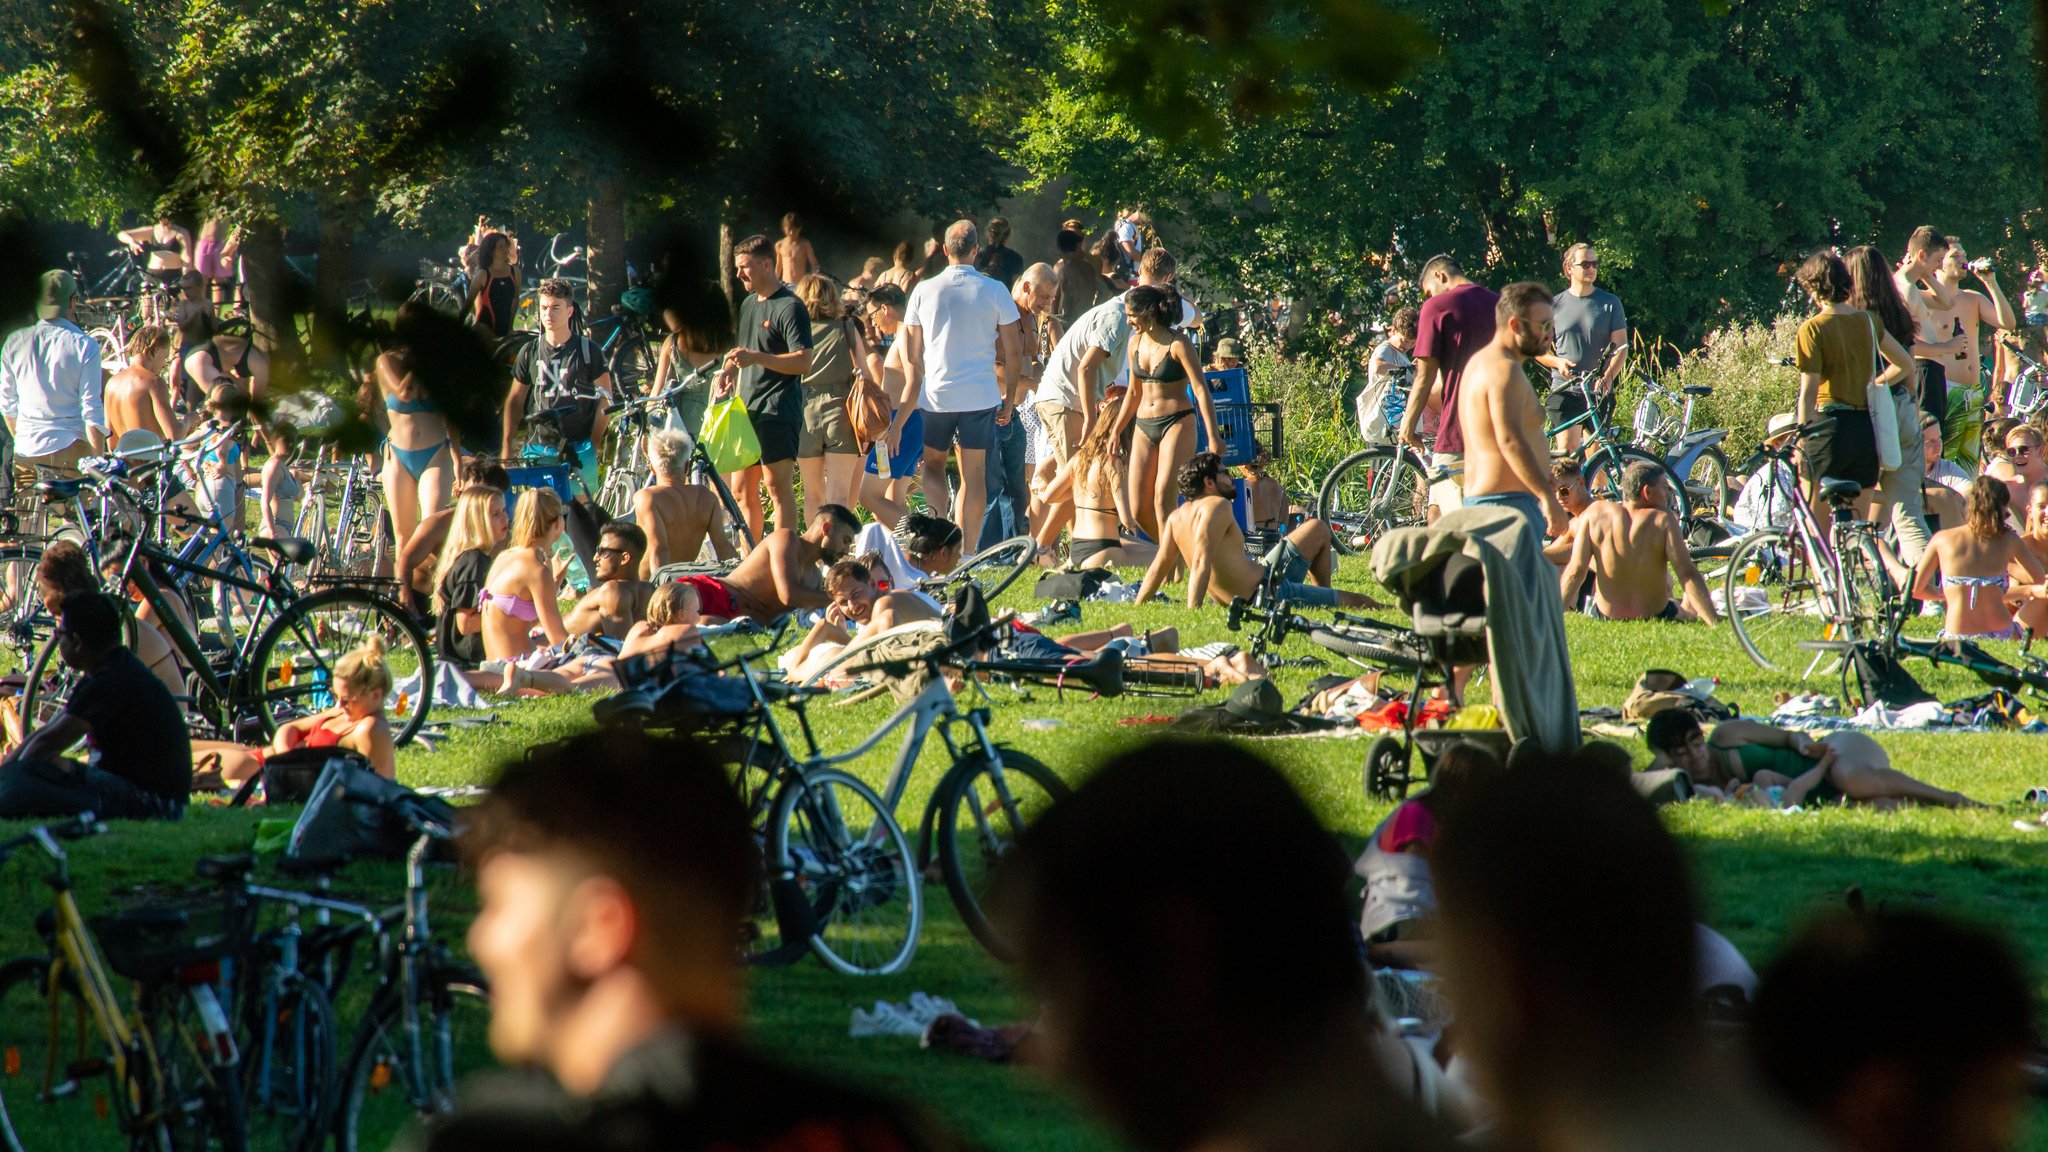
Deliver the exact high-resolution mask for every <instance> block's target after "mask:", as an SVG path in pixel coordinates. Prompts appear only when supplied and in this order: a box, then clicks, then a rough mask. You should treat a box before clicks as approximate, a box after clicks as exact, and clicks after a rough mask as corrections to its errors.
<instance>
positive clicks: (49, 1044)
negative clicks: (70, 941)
mask: <svg viewBox="0 0 2048 1152" xmlns="http://www.w3.org/2000/svg"><path fill="white" fill-rule="evenodd" d="M49 974H50V958H49V957H48V956H18V957H15V958H14V959H12V960H9V961H7V962H6V963H5V964H0V1053H4V1055H5V1065H4V1069H5V1074H4V1076H0V1148H4V1149H5V1152H24V1150H25V1149H27V1148H30V1147H36V1146H38V1145H40V1144H46V1143H48V1140H47V1139H38V1137H40V1136H41V1135H42V1133H44V1132H46V1131H64V1132H69V1133H74V1134H77V1133H102V1134H103V1136H104V1139H103V1140H92V1139H91V1138H90V1137H89V1136H88V1137H87V1138H86V1139H85V1141H84V1142H85V1143H87V1144H101V1145H103V1146H107V1147H119V1146H120V1143H121V1136H120V1129H121V1128H123V1127H125V1126H126V1121H127V1115H128V1112H127V1110H128V1107H129V1100H128V1094H127V1093H125V1092H122V1091H119V1089H118V1085H116V1084H115V1083H114V1080H113V1060H112V1053H111V1051H110V1050H109V1049H108V1048H107V1046H106V1042H105V1038H104V1037H103V1036H102V1035H101V1034H100V1032H99V1029H98V1028H97V1026H95V1025H94V1024H93V1023H92V1016H91V1013H89V1012H87V1011H86V1009H85V1002H84V1000H83V998H82V997H80V995H79V992H78V984H77V982H76V981H74V980H72V979H71V978H69V977H68V976H67V977H65V978H64V979H61V980H59V981H58V983H57V987H56V994H57V996H58V997H59V998H60V1000H61V1001H62V1002H61V1003H60V1004H58V1005H57V1006H56V1007H55V1009H54V1011H53V1009H52V1006H51V1004H50V1001H49V993H50V986H49ZM53 1028H54V1030H55V1034H54V1035H53V1034H52V1030H53ZM95 1055H97V1056H100V1057H103V1058H104V1059H103V1061H102V1063H103V1065H104V1070H105V1076H104V1079H103V1080H102V1079H101V1078H99V1077H94V1078H93V1079H92V1080H90V1081H88V1082H86V1083H80V1082H79V1081H78V1080H76V1079H74V1078H72V1073H73V1072H74V1071H75V1070H76V1069H78V1068H80V1067H85V1066H87V1065H86V1060H85V1059H81V1058H88V1059H89V1058H90V1057H92V1056H95ZM42 1077H47V1078H48V1080H49V1083H50V1084H51V1086H52V1087H53V1088H54V1089H55V1090H54V1091H53V1092H50V1093H45V1092H44V1091H43V1090H42V1081H41V1080H40V1079H39V1078H42ZM60 1077H62V1078H63V1079H62V1080H61V1081H60V1080H59V1079H58V1078H60ZM94 1083H97V1084H98V1087H97V1090H95V1089H94V1087H93V1086H92V1085H93V1084H94ZM99 1101H104V1102H106V1103H107V1104H108V1105H109V1106H110V1110H111V1112H112V1115H110V1116H101V1115H99V1114H98V1111H99V1110H98V1108H97V1107H96V1104H97V1102H99Z"/></svg>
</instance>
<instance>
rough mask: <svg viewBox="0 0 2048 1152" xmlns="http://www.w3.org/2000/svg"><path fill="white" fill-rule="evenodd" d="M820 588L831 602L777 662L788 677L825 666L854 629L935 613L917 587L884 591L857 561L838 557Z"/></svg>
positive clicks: (884, 627) (878, 628) (871, 631)
mask: <svg viewBox="0 0 2048 1152" xmlns="http://www.w3.org/2000/svg"><path fill="white" fill-rule="evenodd" d="M825 591H826V592H827V593H828V594H829V595H830V596H831V597H832V603H831V605H830V606H829V607H827V608H826V609H825V617H824V619H822V620H819V621H818V622H817V623H816V624H813V625H812V626H811V631H810V634H809V635H807V636H805V637H804V638H803V642H802V643H800V644H798V645H797V646H796V647H795V648H792V649H790V651H789V652H788V654H786V655H785V656H783V657H782V658H781V660H779V661H778V663H780V664H781V665H782V667H783V668H784V669H786V670H788V671H789V674H790V678H791V679H793V680H797V681H804V680H808V679H810V678H811V677H813V676H815V675H817V674H818V673H819V672H822V671H824V670H825V668H826V666H827V665H829V664H830V663H831V662H832V661H833V660H834V659H837V658H838V656H839V654H840V653H841V652H843V651H845V649H846V646H847V645H848V644H851V643H852V642H853V637H854V635H855V634H856V633H860V634H864V635H869V636H872V635H875V634H877V633H880V632H886V631H888V630H889V629H891V628H895V627H898V626H900V625H904V624H912V623H916V622H918V621H920V620H937V619H939V618H940V613H939V612H938V611H936V610H935V609H933V608H932V606H931V602H930V600H929V598H928V597H924V596H921V595H919V594H918V593H917V592H914V591H912V592H885V591H883V590H882V589H880V588H877V587H876V586H875V578H874V573H873V572H872V571H870V570H869V568H868V566H867V565H865V564H863V563H861V562H860V561H858V560H841V561H839V562H838V563H837V564H834V565H832V567H830V568H828V569H826V571H825Z"/></svg>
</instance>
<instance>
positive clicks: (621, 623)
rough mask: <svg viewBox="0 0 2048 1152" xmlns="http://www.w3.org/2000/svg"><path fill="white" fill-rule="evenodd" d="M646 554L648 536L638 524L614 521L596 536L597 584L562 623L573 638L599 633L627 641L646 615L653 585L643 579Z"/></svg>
mask: <svg viewBox="0 0 2048 1152" xmlns="http://www.w3.org/2000/svg"><path fill="white" fill-rule="evenodd" d="M646 553H647V534H646V533H645V532H642V531H641V530H640V529H639V528H638V527H636V526H635V525H632V524H629V523H627V522H625V521H623V520H614V521H612V522H611V523H609V524H607V525H605V526H604V528H603V529H602V530H601V531H600V532H598V534H597V547H596V548H595V549H593V550H592V551H591V553H590V560H591V567H592V568H594V569H595V570H596V571H594V572H593V573H592V575H593V576H595V577H596V578H597V579H596V582H595V583H593V584H592V585H591V587H590V591H589V592H587V593H585V594H584V597H583V599H582V600H580V601H578V602H577V604H576V606H575V607H574V608H571V609H569V614H568V615H567V616H564V617H563V618H562V623H563V625H564V626H565V627H567V628H568V629H569V634H570V635H571V636H582V635H585V634H588V633H593V632H594V633H597V634H599V635H602V636H606V637H609V638H610V639H613V640H624V639H625V638H626V633H627V632H629V631H631V630H632V627H633V625H635V624H637V623H639V622H640V621H641V620H643V619H645V618H646V616H647V603H648V600H649V599H650V598H652V597H653V595H654V585H653V584H650V583H648V582H647V581H645V580H642V579H641V578H640V558H641V557H642V556H644V555H646Z"/></svg>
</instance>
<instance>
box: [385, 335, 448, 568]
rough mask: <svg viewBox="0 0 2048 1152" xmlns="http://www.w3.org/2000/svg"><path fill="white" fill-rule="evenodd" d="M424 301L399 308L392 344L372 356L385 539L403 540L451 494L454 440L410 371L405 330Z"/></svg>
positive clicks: (408, 349) (410, 354)
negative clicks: (383, 428) (380, 406)
mask: <svg viewBox="0 0 2048 1152" xmlns="http://www.w3.org/2000/svg"><path fill="white" fill-rule="evenodd" d="M423 307H424V305H421V304H415V303H412V302H410V301H408V302H406V303H405V304H404V305H402V306H400V308H399V309H398V316H397V319H396V322H395V323H394V325H393V331H394V332H395V333H396V339H395V340H394V341H393V346H392V347H391V348H390V349H389V350H388V351H386V352H385V353H384V354H383V355H381V356H379V357H377V391H378V393H379V394H380V395H381V396H382V398H383V401H384V417H385V423H386V424H387V425H388V427H389V429H390V431H389V434H388V435H387V436H386V437H385V440H384V469H383V481H384V506H385V507H386V508H388V509H389V510H390V512H391V532H392V536H391V538H392V539H394V540H409V539H411V538H412V533H413V529H415V528H417V527H419V523H420V521H421V520H423V519H425V518H426V517H428V516H431V515H432V514H434V513H435V512H438V511H440V510H441V509H443V508H446V507H447V506H448V503H449V501H450V500H451V499H453V497H454V494H455V466H456V458H455V439H454V437H452V436H450V435H449V434H448V421H447V420H446V419H445V418H444V417H443V416H442V415H441V410H440V409H439V408H438V407H436V406H435V405H434V401H433V400H432V399H431V398H430V397H429V396H428V395H427V390H426V389H425V388H424V387H422V386H421V384H420V381H419V378H418V377H417V376H416V375H415V374H414V372H413V356H412V349H411V347H410V341H409V340H408V339H407V334H408V333H410V332H412V331H415V330H416V327H415V325H414V323H413V321H415V320H417V319H418V310H419V309H421V308H423Z"/></svg>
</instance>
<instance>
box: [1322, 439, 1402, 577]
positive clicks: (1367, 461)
mask: <svg viewBox="0 0 2048 1152" xmlns="http://www.w3.org/2000/svg"><path fill="white" fill-rule="evenodd" d="M1428 504H1429V473H1428V472H1426V471H1424V469H1423V468H1422V466H1421V465H1420V464H1418V463H1417V462H1416V460H1415V458H1414V457H1413V456H1411V455H1409V454H1408V453H1407V452H1406V451H1404V450H1402V449H1401V448H1399V447H1396V446H1394V445H1391V444H1378V445H1374V446H1373V447H1371V448H1366V449H1364V450H1362V451H1358V452H1353V453H1352V454H1351V455H1349V456H1346V457H1345V458H1344V459H1342V460H1339V461H1338V462H1337V466H1336V467H1334V468H1332V469H1330V472H1329V475H1327V476H1325V477H1323V483H1322V487H1321V488H1319V489H1317V491H1316V517H1317V519H1320V520H1321V521H1322V522H1323V523H1325V524H1328V525H1329V526H1330V543H1331V546H1332V547H1333V548H1335V549H1336V550H1337V552H1338V554H1339V555H1343V556H1351V555H1356V554H1359V553H1362V552H1366V551H1369V550H1370V549H1371V548H1372V545H1373V544H1375V543H1377V542H1378V541H1379V539H1380V537H1382V536H1384V535H1386V534H1387V532H1389V531H1391V530H1392V529H1395V528H1406V527H1413V526H1415V525H1419V524H1422V523H1424V522H1425V521H1426V520H1427V518H1428Z"/></svg>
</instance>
